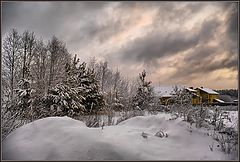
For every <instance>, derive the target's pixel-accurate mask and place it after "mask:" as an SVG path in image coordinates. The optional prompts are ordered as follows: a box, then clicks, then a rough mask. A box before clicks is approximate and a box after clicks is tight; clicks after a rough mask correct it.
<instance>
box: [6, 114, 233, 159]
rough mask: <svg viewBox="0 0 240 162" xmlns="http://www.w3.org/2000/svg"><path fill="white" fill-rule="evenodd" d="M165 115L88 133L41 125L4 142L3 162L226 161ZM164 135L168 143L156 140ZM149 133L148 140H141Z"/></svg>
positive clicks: (61, 124) (78, 125)
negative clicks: (43, 161) (13, 161)
mask: <svg viewBox="0 0 240 162" xmlns="http://www.w3.org/2000/svg"><path fill="white" fill-rule="evenodd" d="M169 118H170V115H169V114H159V115H152V116H147V117H146V116H145V117H134V118H132V119H128V120H126V121H124V122H121V123H119V125H116V126H106V127H104V128H103V130H102V128H88V127H86V125H85V124H84V123H83V122H81V121H77V120H74V119H71V118H69V117H51V118H45V119H40V120H37V121H35V122H32V123H29V124H27V125H24V126H22V127H21V128H19V129H17V130H16V131H14V132H12V133H11V134H10V135H9V136H8V137H7V138H6V139H5V140H4V141H3V145H2V148H3V154H2V155H3V159H4V160H226V159H230V157H228V156H227V155H225V154H224V153H222V152H221V151H220V148H218V147H216V145H217V143H216V142H215V145H214V148H213V151H210V149H209V145H210V144H212V143H213V139H212V138H211V137H209V136H207V135H206V134H204V133H203V132H201V131H199V130H197V129H193V130H192V133H191V132H190V128H189V124H188V123H186V122H183V121H181V120H180V119H177V120H168V119H169ZM159 130H161V131H163V132H164V133H167V134H168V137H167V138H166V137H164V138H160V137H156V136H154V134H155V133H156V132H157V131H159ZM142 132H145V133H147V138H143V137H142Z"/></svg>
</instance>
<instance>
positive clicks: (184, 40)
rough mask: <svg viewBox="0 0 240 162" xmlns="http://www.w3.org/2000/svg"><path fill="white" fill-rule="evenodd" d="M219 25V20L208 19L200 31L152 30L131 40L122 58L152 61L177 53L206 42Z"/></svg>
mask: <svg viewBox="0 0 240 162" xmlns="http://www.w3.org/2000/svg"><path fill="white" fill-rule="evenodd" d="M218 25H219V22H218V21H217V20H208V21H205V22H204V23H203V24H202V27H201V29H200V31H199V32H196V31H193V32H189V31H186V32H181V31H175V32H171V33H169V34H167V35H164V34H162V33H155V32H152V33H150V34H148V35H147V36H146V37H143V38H139V39H137V40H135V41H134V42H131V43H130V44H129V45H128V47H127V48H125V49H123V51H121V53H123V55H122V59H123V60H124V61H125V60H128V61H129V60H135V61H137V62H138V61H143V62H146V63H148V62H150V63H152V61H154V60H156V59H159V58H161V57H164V56H170V55H175V54H176V53H177V52H181V51H184V50H187V49H189V48H193V47H195V46H196V45H198V43H199V42H200V41H202V42H205V41H206V40H208V39H209V38H211V37H213V34H214V31H215V30H216V28H217V26H218ZM196 55H198V54H196Z"/></svg>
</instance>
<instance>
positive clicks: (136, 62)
mask: <svg viewBox="0 0 240 162" xmlns="http://www.w3.org/2000/svg"><path fill="white" fill-rule="evenodd" d="M12 28H16V29H18V31H19V32H22V31H23V30H26V29H28V30H31V31H34V32H35V33H36V35H37V36H38V37H42V38H43V39H44V40H47V39H50V38H51V37H52V35H56V36H57V37H58V38H59V39H61V40H63V41H64V42H66V44H67V48H68V49H69V51H70V52H71V53H72V54H77V55H78V56H79V58H80V59H81V60H82V61H88V60H89V59H90V58H91V57H93V56H95V57H96V58H97V59H100V60H102V59H105V60H107V61H108V62H109V65H110V66H111V67H112V68H114V69H117V68H118V69H119V70H120V71H121V72H122V73H123V74H125V75H126V76H128V77H133V76H137V75H138V73H140V72H141V71H142V70H143V69H146V71H147V73H148V79H149V80H151V81H152V82H153V84H154V85H162V86H166V85H175V84H178V85H186V86H194V87H196V86H204V87H208V88H213V89H224V88H237V87H238V5H237V3H236V2H157V1H155V2H3V6H2V34H3V35H5V34H6V33H7V32H8V31H9V30H10V29H12Z"/></svg>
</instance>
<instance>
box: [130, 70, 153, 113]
mask: <svg viewBox="0 0 240 162" xmlns="http://www.w3.org/2000/svg"><path fill="white" fill-rule="evenodd" d="M139 79H140V84H139V86H138V88H137V94H136V96H135V97H134V98H133V106H134V108H137V109H140V110H144V109H151V107H152V106H153V99H154V93H153V87H152V86H151V82H148V81H146V80H145V79H146V71H145V70H143V72H142V73H140V74H139Z"/></svg>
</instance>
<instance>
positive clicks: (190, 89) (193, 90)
mask: <svg viewBox="0 0 240 162" xmlns="http://www.w3.org/2000/svg"><path fill="white" fill-rule="evenodd" d="M186 89H187V90H188V91H190V92H197V91H196V90H195V89H192V88H186Z"/></svg>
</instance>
